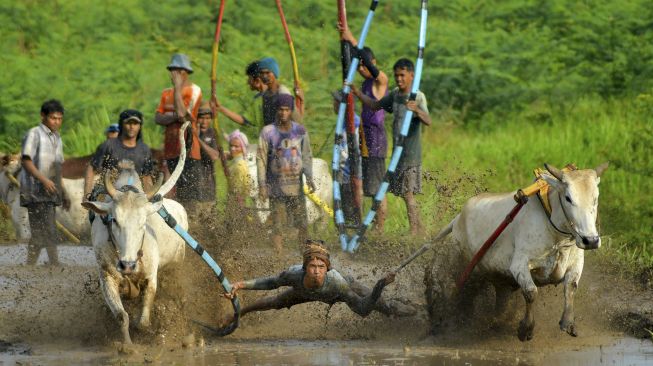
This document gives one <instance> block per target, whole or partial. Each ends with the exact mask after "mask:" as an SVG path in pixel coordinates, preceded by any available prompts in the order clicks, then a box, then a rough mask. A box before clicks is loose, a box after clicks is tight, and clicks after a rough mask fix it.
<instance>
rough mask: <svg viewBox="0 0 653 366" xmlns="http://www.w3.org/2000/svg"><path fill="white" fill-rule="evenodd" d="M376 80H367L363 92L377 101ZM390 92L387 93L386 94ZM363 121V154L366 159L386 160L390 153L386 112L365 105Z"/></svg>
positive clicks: (362, 112) (362, 114)
mask: <svg viewBox="0 0 653 366" xmlns="http://www.w3.org/2000/svg"><path fill="white" fill-rule="evenodd" d="M373 86H374V79H367V80H365V81H364V82H363V86H362V88H361V91H362V92H363V94H365V95H367V96H368V97H370V98H372V100H377V99H376V97H375V96H374V92H373ZM385 95H388V92H387V91H386V94H385ZM361 119H362V120H363V134H362V135H361V154H362V156H364V157H374V158H385V156H386V154H387V152H388V139H387V138H386V135H385V124H384V122H385V111H384V110H383V109H379V110H377V111H374V110H372V108H369V107H368V106H366V105H364V104H363V110H362V111H361Z"/></svg>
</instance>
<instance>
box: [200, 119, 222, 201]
mask: <svg viewBox="0 0 653 366" xmlns="http://www.w3.org/2000/svg"><path fill="white" fill-rule="evenodd" d="M200 139H201V140H202V141H204V143H205V144H207V145H209V146H210V147H212V148H214V149H216V150H217V149H218V140H217V136H216V134H215V130H214V129H212V128H209V129H207V130H206V132H200ZM201 157H202V159H201V160H202V163H201V169H202V173H201V174H200V176H199V180H200V181H199V186H200V189H199V197H197V199H198V200H199V201H215V168H214V167H215V164H214V162H213V160H211V157H209V155H208V154H207V153H205V152H204V150H202V151H201Z"/></svg>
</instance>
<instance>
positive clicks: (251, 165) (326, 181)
mask: <svg viewBox="0 0 653 366" xmlns="http://www.w3.org/2000/svg"><path fill="white" fill-rule="evenodd" d="M256 148H257V145H255V144H251V145H249V148H248V149H247V155H246V160H247V167H248V169H249V175H250V177H251V178H252V190H251V191H250V195H249V196H250V197H251V198H252V200H253V201H254V203H255V204H256V207H257V208H258V209H261V210H260V211H258V217H259V220H260V221H261V222H265V221H266V220H267V218H268V216H269V215H270V211H266V209H268V208H269V207H270V204H269V200H265V201H261V199H260V198H259V196H258V180H257V173H256V172H257V170H256V169H257V168H256ZM329 172H330V166H329V165H328V164H327V162H326V161H324V160H322V159H318V158H313V183H314V184H315V195H316V196H317V197H318V198H319V199H320V200H322V202H325V203H327V204H331V202H333V180H332V179H331V174H330V173H329ZM306 215H307V218H308V223H309V224H312V223H315V222H317V221H319V220H320V219H322V218H325V217H326V213H325V212H324V209H322V208H321V207H319V206H318V205H317V204H315V202H313V201H311V200H310V199H309V198H308V197H306Z"/></svg>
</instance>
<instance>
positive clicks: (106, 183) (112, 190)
mask: <svg viewBox="0 0 653 366" xmlns="http://www.w3.org/2000/svg"><path fill="white" fill-rule="evenodd" d="M104 187H105V188H106V189H107V193H108V194H109V196H111V198H115V197H116V193H117V192H118V191H117V190H116V187H114V186H113V183H112V182H111V172H110V171H107V172H106V173H104Z"/></svg>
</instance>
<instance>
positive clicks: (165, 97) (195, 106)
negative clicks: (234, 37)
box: [154, 53, 202, 204]
mask: <svg viewBox="0 0 653 366" xmlns="http://www.w3.org/2000/svg"><path fill="white" fill-rule="evenodd" d="M168 70H169V71H170V79H171V81H172V85H173V87H172V88H167V89H164V90H163V92H162V93H161V101H160V103H159V107H158V108H157V110H156V114H155V117H154V121H155V122H156V123H157V124H159V125H162V126H165V127H166V130H165V139H164V147H163V154H164V159H165V163H166V168H167V173H169V172H171V171H173V170H174V169H175V167H176V166H177V164H178V163H179V154H180V151H179V150H180V146H181V145H180V143H179V130H180V129H181V125H182V123H183V122H184V121H187V120H190V121H191V130H192V131H190V132H188V131H187V132H186V133H187V134H188V136H187V139H186V141H187V143H186V146H187V148H188V149H189V151H188V154H187V158H186V162H185V165H184V170H183V171H182V173H181V176H180V177H179V180H178V181H177V185H176V187H177V192H176V199H177V200H178V201H180V202H181V203H182V204H185V203H186V204H187V203H190V202H192V201H194V200H195V199H196V197H197V196H198V195H199V185H198V184H197V183H198V180H199V175H200V174H201V173H200V169H201V163H200V159H201V152H200V150H201V148H200V143H199V137H198V131H199V128H198V126H197V112H198V110H199V107H200V104H201V103H202V90H201V89H200V87H199V86H197V85H196V84H193V83H192V82H191V81H190V79H189V75H190V74H192V73H193V69H192V68H191V66H190V60H189V59H188V56H186V55H184V54H180V53H177V54H174V55H173V56H172V60H171V61H170V64H169V65H168ZM164 171H166V169H164Z"/></svg>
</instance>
